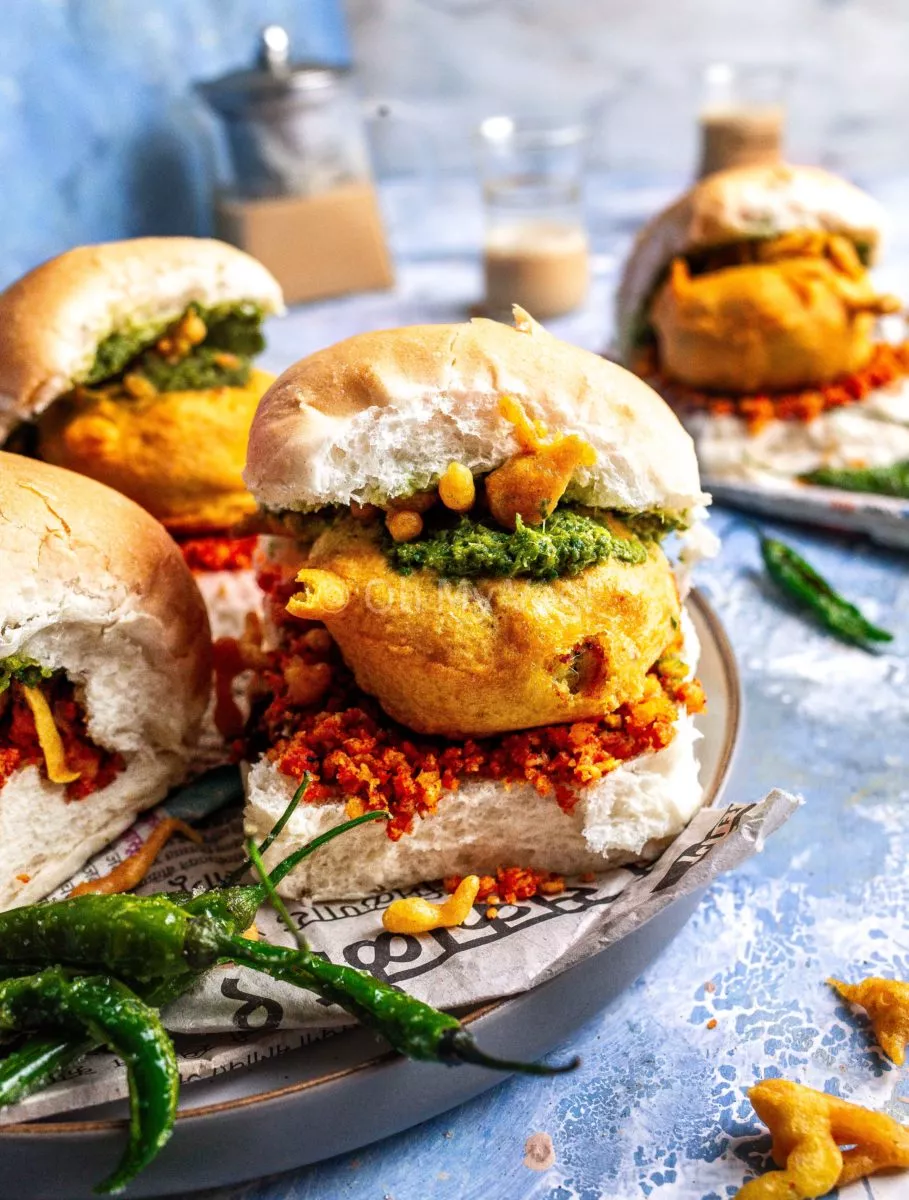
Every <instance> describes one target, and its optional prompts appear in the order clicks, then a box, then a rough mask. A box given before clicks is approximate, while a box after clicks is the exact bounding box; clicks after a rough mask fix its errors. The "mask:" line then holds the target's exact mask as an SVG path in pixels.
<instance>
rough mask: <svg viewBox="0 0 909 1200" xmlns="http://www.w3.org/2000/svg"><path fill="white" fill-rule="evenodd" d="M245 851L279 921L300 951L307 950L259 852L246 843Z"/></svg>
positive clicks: (304, 939)
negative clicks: (285, 927) (282, 923)
mask: <svg viewBox="0 0 909 1200" xmlns="http://www.w3.org/2000/svg"><path fill="white" fill-rule="evenodd" d="M246 851H247V853H248V854H249V857H250V858H251V859H252V863H253V866H254V867H255V868H256V871H257V872H258V875H259V879H260V880H261V882H262V887H264V888H265V892H266V894H267V896H268V898H269V900H270V901H271V904H272V907H273V908H274V910H275V912H277V914H278V916H279V917H280V918H281V920H282V921H283V922H284V924H285V925H286V926H287V928H288V930H289V931H290V935H291V937H292V938H293V939H294V941H295V942H296V943H297V946H298V947H299V948H300V949H301V950H307V949H309V947H308V945H307V942H306V938H305V937H304V936H303V933H302V931H301V930H299V929H298V928H297V927H296V925H294V923H293V919H292V918H291V915H290V913H289V912H288V911H287V905H286V904H285V903H284V901H283V900H282V899H281V897H280V896H279V895H278V892H277V889H276V888H275V885H274V884H273V883H272V881H271V877H270V876H269V874H268V872H267V871H266V869H265V863H263V861H262V856H261V855H260V854H259V851H258V850H257V848H256V845H255V843H254V842H248V843H247V846H246Z"/></svg>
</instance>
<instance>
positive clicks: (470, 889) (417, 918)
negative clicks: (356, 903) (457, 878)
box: [382, 875, 480, 934]
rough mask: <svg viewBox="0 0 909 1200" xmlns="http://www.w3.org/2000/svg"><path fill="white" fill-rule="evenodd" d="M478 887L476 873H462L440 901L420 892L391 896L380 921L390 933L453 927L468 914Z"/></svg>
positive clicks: (419, 931)
mask: <svg viewBox="0 0 909 1200" xmlns="http://www.w3.org/2000/svg"><path fill="white" fill-rule="evenodd" d="M479 890H480V877H479V875H465V876H464V878H463V879H462V880H461V882H460V883H459V884H458V886H457V888H456V889H455V892H454V894H453V895H452V896H450V897H449V898H448V899H447V900H446V901H445V902H444V903H443V904H431V903H430V902H429V901H428V900H424V898H423V897H422V896H406V897H403V898H402V899H400V900H392V902H391V904H389V906H388V908H386V910H385V912H384V913H383V914H382V924H383V926H384V927H385V929H386V930H387V931H388V932H389V933H401V934H404V933H430V932H431V931H432V930H433V929H454V928H455V926H457V925H463V924H464V922H465V921H466V920H467V918H468V917H469V916H470V913H471V910H472V908H473V905H474V901H475V900H476V898H477V894H478V892H479Z"/></svg>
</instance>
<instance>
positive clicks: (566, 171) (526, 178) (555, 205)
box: [477, 116, 590, 317]
mask: <svg viewBox="0 0 909 1200" xmlns="http://www.w3.org/2000/svg"><path fill="white" fill-rule="evenodd" d="M587 133H588V131H587V127H586V125H585V124H584V123H583V122H581V121H573V122H565V121H559V120H555V119H550V118H543V117H530V116H525V117H518V116H496V117H487V118H486V119H485V120H484V121H483V122H482V123H481V125H480V127H479V130H478V135H477V144H478V148H479V159H480V174H481V179H482V185H483V200H484V208H485V215H486V231H485V240H484V247H483V264H484V275H485V282H486V305H485V307H486V309H487V311H488V312H489V313H490V314H491V315H494V316H501V315H506V314H508V313H510V310H511V305H512V304H520V305H521V307H522V308H526V309H527V311H528V312H529V313H530V314H531V315H532V316H534V317H554V316H558V315H559V314H560V313H566V312H570V311H571V310H572V309H574V308H578V307H579V306H580V305H581V304H583V302H584V300H585V298H586V296H587V290H588V287H589V281H590V267H589V247H588V241H587V229H586V225H585V222H584V215H583V182H584V167H585V156H586V145H587Z"/></svg>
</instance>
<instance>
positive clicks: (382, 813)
mask: <svg viewBox="0 0 909 1200" xmlns="http://www.w3.org/2000/svg"><path fill="white" fill-rule="evenodd" d="M390 817H391V813H390V812H388V810H387V809H385V808H377V809H374V810H373V811H372V812H366V813H363V814H362V815H361V816H359V817H354V818H353V819H352V820H350V821H344V823H343V824H341V825H335V827H334V828H333V829H329V830H326V832H325V833H320V834H319V836H318V837H315V838H313V840H312V841H311V842H307V844H306V845H305V846H302V847H301V848H300V849H299V850H295V851H294V853H293V854H289V855H288V856H287V858H285V859H284V860H283V861H282V862H279V863H278V865H277V866H276V867H275V868H274V869H273V870H272V871H271V872H270V873H269V878H270V879H271V882H272V884H274V885H275V886H277V885H278V884H279V883H280V882H281V880H282V879H286V878H287V876H288V875H289V874H290V873H291V871H293V870H294V868H295V867H298V866H299V865H300V863H301V862H303V860H304V859H305V858H309V856H310V854H314V853H315V852H316V850H318V849H320V848H321V847H322V846H325V845H327V844H328V842H331V841H333V840H334V839H335V838H336V837H340V835H341V834H342V833H347V831H348V830H350V829H356V827H357V826H358V825H365V824H366V822H367V821H387V820H389V818H390Z"/></svg>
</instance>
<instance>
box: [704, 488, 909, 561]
mask: <svg viewBox="0 0 909 1200" xmlns="http://www.w3.org/2000/svg"><path fill="white" fill-rule="evenodd" d="M701 483H702V485H703V487H704V490H705V491H707V492H710V494H711V495H712V496H713V498H714V500H716V501H719V502H720V503H723V504H732V505H734V506H735V507H736V508H745V509H749V510H750V511H752V512H758V513H760V514H761V515H762V516H765V517H782V518H783V519H784V520H790V521H806V522H808V523H809V524H811V525H821V526H823V527H824V528H825V529H835V530H836V531H837V532H841V533H863V534H865V535H866V536H867V537H870V538H871V539H872V540H873V541H875V542H878V543H880V545H882V546H892V547H893V548H894V549H897V550H909V501H907V500H900V499H898V498H897V497H895V496H872V495H868V494H865V493H863V492H843V491H840V490H839V489H838V488H825V487H814V486H810V485H807V484H798V483H791V482H788V481H786V480H780V481H779V482H778V483H766V484H763V483H761V484H758V483H720V482H718V481H717V480H715V479H706V478H704V479H702V480H701Z"/></svg>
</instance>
